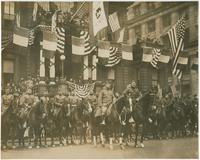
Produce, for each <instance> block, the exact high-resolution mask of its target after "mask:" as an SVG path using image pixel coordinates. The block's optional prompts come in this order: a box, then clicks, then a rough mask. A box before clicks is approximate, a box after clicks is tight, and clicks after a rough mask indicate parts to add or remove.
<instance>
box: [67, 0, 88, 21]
mask: <svg viewBox="0 0 200 160" xmlns="http://www.w3.org/2000/svg"><path fill="white" fill-rule="evenodd" d="M84 4H85V2H83V3H82V4H81V6H80V7H79V9H78V10H77V11H76V12H75V13H74V15H73V16H72V17H71V19H70V22H71V21H72V20H73V19H74V17H75V16H76V15H77V13H78V12H79V11H80V10H81V8H82V7H83V5H84Z"/></svg>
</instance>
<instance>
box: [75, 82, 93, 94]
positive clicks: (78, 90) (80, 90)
mask: <svg viewBox="0 0 200 160" xmlns="http://www.w3.org/2000/svg"><path fill="white" fill-rule="evenodd" d="M93 90H94V83H92V84H85V85H77V84H74V91H75V94H76V95H77V96H78V97H80V98H85V97H87V96H88V95H89V94H90V92H92V91H93Z"/></svg>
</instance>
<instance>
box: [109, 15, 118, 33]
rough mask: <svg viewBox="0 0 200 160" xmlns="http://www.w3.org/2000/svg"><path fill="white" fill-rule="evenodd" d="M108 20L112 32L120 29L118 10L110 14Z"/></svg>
mask: <svg viewBox="0 0 200 160" xmlns="http://www.w3.org/2000/svg"><path fill="white" fill-rule="evenodd" d="M108 21H109V24H110V27H111V30H112V32H115V31H117V30H119V29H120V24H119V19H118V15H117V12H115V13H113V14H111V15H109V17H108Z"/></svg>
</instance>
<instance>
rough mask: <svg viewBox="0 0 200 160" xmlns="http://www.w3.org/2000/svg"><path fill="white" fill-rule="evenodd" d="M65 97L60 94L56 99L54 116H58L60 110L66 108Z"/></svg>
mask: <svg viewBox="0 0 200 160" xmlns="http://www.w3.org/2000/svg"><path fill="white" fill-rule="evenodd" d="M64 102H65V96H64V95H63V94H58V95H56V96H55V98H54V106H55V108H54V116H57V114H58V112H59V111H60V108H61V107H63V106H64Z"/></svg>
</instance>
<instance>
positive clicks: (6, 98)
mask: <svg viewBox="0 0 200 160" xmlns="http://www.w3.org/2000/svg"><path fill="white" fill-rule="evenodd" d="M13 98H14V97H13V95H12V94H11V93H10V88H8V87H7V88H6V89H5V94H4V95H3V96H2V105H1V106H2V108H1V114H2V115H4V113H5V112H6V111H7V109H8V108H9V107H10V105H11V103H12V102H13Z"/></svg>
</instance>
